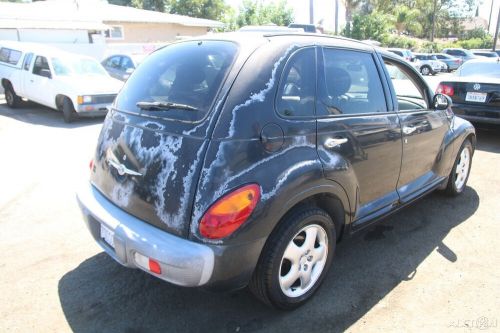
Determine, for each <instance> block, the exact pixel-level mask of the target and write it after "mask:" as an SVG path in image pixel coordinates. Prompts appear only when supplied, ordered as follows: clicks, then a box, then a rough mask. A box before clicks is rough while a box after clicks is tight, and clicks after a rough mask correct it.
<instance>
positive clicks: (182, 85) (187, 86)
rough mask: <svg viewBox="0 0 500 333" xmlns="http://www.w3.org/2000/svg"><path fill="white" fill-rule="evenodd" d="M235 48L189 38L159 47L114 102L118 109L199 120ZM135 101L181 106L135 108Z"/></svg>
mask: <svg viewBox="0 0 500 333" xmlns="http://www.w3.org/2000/svg"><path fill="white" fill-rule="evenodd" d="M236 52H237V46H236V44H234V43H231V42H224V41H203V42H200V41H190V42H182V43H177V44H172V45H169V46H167V47H165V48H163V49H160V50H158V51H156V52H154V53H153V54H151V55H150V56H148V57H147V58H146V59H145V60H144V62H143V63H142V64H141V66H139V67H138V68H137V70H136V71H135V72H134V73H133V74H132V76H131V77H130V78H129V79H128V80H127V82H126V83H125V85H124V87H123V89H122V90H121V92H120V94H119V95H118V97H117V99H116V104H115V106H116V108H117V109H118V110H120V111H125V112H132V113H141V114H143V115H149V116H155V117H163V118H169V119H175V120H185V121H196V120H200V119H202V118H204V116H205V115H206V114H207V112H208V111H209V110H210V107H211V105H212V103H213V102H214V99H215V97H216V95H217V92H218V90H219V88H220V87H221V84H222V82H223V80H224V78H225V76H226V74H227V73H228V71H229V68H230V67H231V64H232V63H233V60H234V58H235V56H236ZM137 103H140V104H143V105H144V104H148V103H149V104H162V105H165V104H168V103H174V104H177V106H179V105H181V107H175V106H172V107H171V108H169V107H161V108H157V109H155V108H149V109H148V108H144V107H142V108H139V107H138V106H137ZM182 106H184V107H182Z"/></svg>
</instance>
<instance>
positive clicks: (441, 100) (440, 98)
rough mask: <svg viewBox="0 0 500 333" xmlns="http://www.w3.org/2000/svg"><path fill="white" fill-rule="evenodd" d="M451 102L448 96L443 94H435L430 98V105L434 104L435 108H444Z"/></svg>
mask: <svg viewBox="0 0 500 333" xmlns="http://www.w3.org/2000/svg"><path fill="white" fill-rule="evenodd" d="M452 104H453V102H452V101H451V98H450V96H447V95H444V94H435V95H434V98H433V99H432V105H434V109H436V110H446V109H448V108H449V107H450V106H451V105H452Z"/></svg>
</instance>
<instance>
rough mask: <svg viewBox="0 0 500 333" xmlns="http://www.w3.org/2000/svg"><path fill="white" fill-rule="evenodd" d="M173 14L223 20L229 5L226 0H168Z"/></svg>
mask: <svg viewBox="0 0 500 333" xmlns="http://www.w3.org/2000/svg"><path fill="white" fill-rule="evenodd" d="M167 4H168V8H169V12H170V13H171V14H179V15H187V16H191V17H198V18H205V19H210V20H221V19H223V18H224V14H225V11H226V10H227V8H228V6H227V5H226V3H225V1H224V0H167Z"/></svg>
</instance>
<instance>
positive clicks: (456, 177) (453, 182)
mask: <svg viewBox="0 0 500 333" xmlns="http://www.w3.org/2000/svg"><path fill="white" fill-rule="evenodd" d="M471 164H472V144H471V142H470V141H469V140H465V141H464V143H463V144H462V146H461V147H460V150H459V151H458V154H457V157H456V159H455V164H453V169H452V170H451V173H450V176H449V177H448V185H447V186H446V193H447V194H448V195H451V196H456V195H459V194H460V193H462V192H463V191H464V189H465V186H466V185H467V180H468V179H469V174H470V167H471Z"/></svg>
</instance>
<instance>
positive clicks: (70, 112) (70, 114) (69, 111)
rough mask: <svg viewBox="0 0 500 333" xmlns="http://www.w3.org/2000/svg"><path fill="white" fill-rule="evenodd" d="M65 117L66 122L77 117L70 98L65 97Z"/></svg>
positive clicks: (63, 109) (63, 106) (63, 107)
mask: <svg viewBox="0 0 500 333" xmlns="http://www.w3.org/2000/svg"><path fill="white" fill-rule="evenodd" d="M62 112H63V118H64V122H65V123H71V122H72V121H73V120H74V119H75V118H76V111H75V108H74V107H73V103H72V102H71V100H70V99H69V98H67V97H66V98H64V100H63V105H62Z"/></svg>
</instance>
